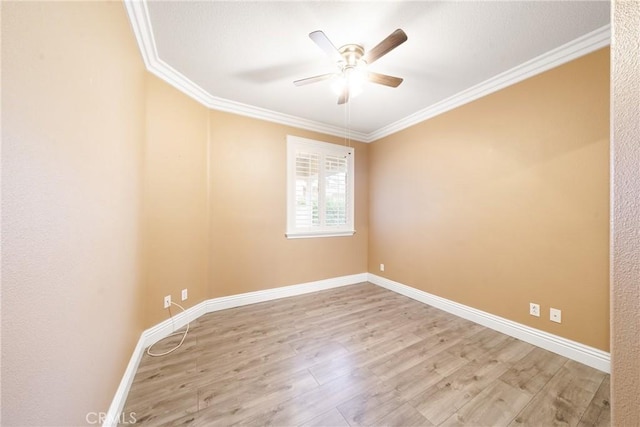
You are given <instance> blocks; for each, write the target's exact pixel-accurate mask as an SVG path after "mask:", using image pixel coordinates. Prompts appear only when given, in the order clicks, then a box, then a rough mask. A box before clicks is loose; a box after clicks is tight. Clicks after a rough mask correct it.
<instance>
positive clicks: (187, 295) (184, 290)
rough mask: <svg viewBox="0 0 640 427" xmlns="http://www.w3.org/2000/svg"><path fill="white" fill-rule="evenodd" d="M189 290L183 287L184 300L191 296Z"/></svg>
mask: <svg viewBox="0 0 640 427" xmlns="http://www.w3.org/2000/svg"><path fill="white" fill-rule="evenodd" d="M188 292H189V291H187V289H186V288H185V289H183V290H182V301H184V300H186V299H187V298H188V297H189V293H188Z"/></svg>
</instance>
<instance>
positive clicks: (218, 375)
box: [124, 283, 610, 427]
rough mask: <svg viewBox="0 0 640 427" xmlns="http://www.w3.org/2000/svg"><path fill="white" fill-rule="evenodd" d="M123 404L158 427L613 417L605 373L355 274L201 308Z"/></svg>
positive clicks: (536, 422)
mask: <svg viewBox="0 0 640 427" xmlns="http://www.w3.org/2000/svg"><path fill="white" fill-rule="evenodd" d="M179 339H180V337H174V338H168V339H165V340H164V341H162V342H161V343H159V344H158V345H156V346H154V351H156V352H161V351H165V350H166V349H169V348H171V347H173V346H174V345H175V344H176V343H177V342H178V341H179ZM124 412H125V414H129V413H131V412H134V413H135V418H136V419H137V424H138V425H152V426H158V425H170V426H178V425H193V426H216V425H219V426H231V425H242V426H266V425H272V426H332V427H333V426H336V427H337V426H437V425H441V426H464V425H466V426H492V427H495V426H512V427H513V426H520V425H523V426H581V427H586V426H609V425H610V414H609V375H606V374H604V373H602V372H600V371H598V370H595V369H592V368H590V367H587V366H585V365H582V364H580V363H577V362H574V361H572V360H569V359H566V358H564V357H561V356H558V355H556V354H554V353H550V352H548V351H546V350H542V349H540V348H537V347H534V346H532V345H530V344H527V343H525V342H522V341H519V340H517V339H515V338H512V337H509V336H507V335H504V334H501V333H499V332H496V331H493V330H491V329H488V328H485V327H482V326H479V325H477V324H474V323H472V322H469V321H467V320H464V319H461V318H458V317H456V316H453V315H451V314H448V313H445V312H443V311H440V310H438V309H435V308H433V307H430V306H427V305H424V304H422V303H419V302H417V301H413V300H411V299H409V298H406V297H404V296H401V295H398V294H396V293H394V292H391V291H388V290H386V289H383V288H380V287H377V286H375V285H372V284H368V283H363V284H358V285H352V286H346V287H342V288H336V289H332V290H328V291H323V292H316V293H313V294H307V295H302V296H297V297H291V298H285V299H281V300H277V301H270V302H264V303H260V304H254V305H250V306H245V307H239V308H234V309H229V310H224V311H218V312H214V313H210V314H207V315H205V316H202V317H200V318H199V319H197V320H196V321H194V322H193V323H192V324H191V329H190V331H189V335H188V336H187V339H186V340H185V342H184V344H183V346H182V347H181V348H180V349H178V350H176V351H175V352H173V353H171V354H170V355H167V356H164V357H149V356H147V355H146V354H145V356H144V358H143V359H142V361H141V363H140V366H139V368H138V371H137V373H136V376H135V379H134V381H133V385H132V387H131V391H130V393H129V396H128V399H127V402H126V405H125V409H124Z"/></svg>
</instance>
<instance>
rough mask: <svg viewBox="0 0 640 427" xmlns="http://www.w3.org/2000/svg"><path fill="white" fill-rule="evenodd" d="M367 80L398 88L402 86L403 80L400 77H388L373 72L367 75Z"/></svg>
mask: <svg viewBox="0 0 640 427" xmlns="http://www.w3.org/2000/svg"><path fill="white" fill-rule="evenodd" d="M367 79H368V80H369V81H370V82H373V83H377V84H379V85H385V86H391V87H398V86H400V83H402V79H401V78H400V77H394V76H388V75H386V74H378V73H372V72H369V73H367Z"/></svg>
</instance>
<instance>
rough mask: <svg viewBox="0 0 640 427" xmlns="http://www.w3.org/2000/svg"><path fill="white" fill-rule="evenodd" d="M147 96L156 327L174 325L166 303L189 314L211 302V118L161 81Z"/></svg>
mask: <svg viewBox="0 0 640 427" xmlns="http://www.w3.org/2000/svg"><path fill="white" fill-rule="evenodd" d="M146 88H147V93H146V138H145V146H144V196H143V212H144V239H143V242H144V255H145V256H144V260H145V268H144V272H145V274H144V282H145V292H144V294H145V299H144V312H145V327H151V326H153V325H155V324H157V323H159V322H160V321H162V320H165V319H167V318H168V317H169V312H168V311H167V310H165V309H164V308H163V299H164V296H165V295H171V299H172V301H175V302H176V303H178V304H180V305H182V306H183V307H184V308H185V309H186V308H188V307H191V306H192V305H195V304H197V303H199V302H201V301H203V300H205V299H207V298H208V274H209V272H208V261H209V254H208V251H209V217H208V214H209V212H208V182H207V178H208V177H207V172H208V142H209V138H208V132H209V123H208V118H209V113H208V110H207V108H206V107H204V106H202V105H201V104H199V103H198V102H196V101H194V100H192V99H191V98H188V97H187V96H186V95H184V94H183V93H181V92H179V91H178V90H176V89H174V88H173V87H171V86H169V85H168V84H167V83H165V82H163V81H161V80H159V79H158V78H157V77H155V76H152V75H149V76H148V78H147V85H146ZM184 288H187V289H188V292H189V298H188V299H187V300H186V301H184V302H182V301H181V298H180V296H181V290H182V289H184ZM178 312H180V309H179V308H178V307H176V306H172V313H173V314H176V313H178Z"/></svg>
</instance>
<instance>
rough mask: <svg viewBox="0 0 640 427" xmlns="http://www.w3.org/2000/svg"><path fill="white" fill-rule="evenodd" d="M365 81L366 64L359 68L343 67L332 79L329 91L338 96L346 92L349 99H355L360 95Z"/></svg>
mask: <svg viewBox="0 0 640 427" xmlns="http://www.w3.org/2000/svg"><path fill="white" fill-rule="evenodd" d="M366 81H367V69H366V64H365V66H361V67H360V66H359V67H345V68H344V69H343V70H342V72H341V73H339V74H336V75H335V77H334V78H333V82H332V83H331V89H332V90H333V92H334V93H335V94H336V95H338V96H340V95H341V94H343V93H345V91H348V92H349V97H350V98H355V97H356V96H358V95H360V94H361V93H362V91H363V89H364V83H365V82H366Z"/></svg>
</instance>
